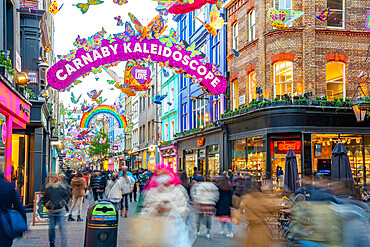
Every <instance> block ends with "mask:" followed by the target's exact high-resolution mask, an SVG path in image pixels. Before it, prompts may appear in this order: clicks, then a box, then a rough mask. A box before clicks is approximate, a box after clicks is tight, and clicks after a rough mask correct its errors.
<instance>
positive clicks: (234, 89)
mask: <svg viewBox="0 0 370 247" xmlns="http://www.w3.org/2000/svg"><path fill="white" fill-rule="evenodd" d="M231 83H232V99H233V109H235V108H237V107H239V81H238V80H234V81H232V82H231Z"/></svg>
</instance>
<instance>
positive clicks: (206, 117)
mask: <svg viewBox="0 0 370 247" xmlns="http://www.w3.org/2000/svg"><path fill="white" fill-rule="evenodd" d="M205 121H206V123H208V122H209V114H208V113H206V115H205Z"/></svg>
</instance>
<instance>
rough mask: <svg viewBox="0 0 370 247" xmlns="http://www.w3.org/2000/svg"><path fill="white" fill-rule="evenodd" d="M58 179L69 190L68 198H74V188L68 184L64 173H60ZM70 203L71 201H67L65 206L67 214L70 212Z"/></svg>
mask: <svg viewBox="0 0 370 247" xmlns="http://www.w3.org/2000/svg"><path fill="white" fill-rule="evenodd" d="M58 179H59V181H60V182H61V183H62V184H63V185H64V186H65V187H66V188H67V192H68V197H69V198H72V187H71V186H70V185H69V184H68V181H67V180H66V176H65V175H64V173H59V175H58ZM68 203H69V200H68V201H67V203H66V205H65V209H66V212H67V213H68V212H69V207H68Z"/></svg>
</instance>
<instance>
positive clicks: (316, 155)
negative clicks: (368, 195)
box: [312, 134, 370, 189]
mask: <svg viewBox="0 0 370 247" xmlns="http://www.w3.org/2000/svg"><path fill="white" fill-rule="evenodd" d="M338 141H340V142H342V144H343V145H344V146H345V147H346V149H347V150H348V153H347V155H348V157H349V161H350V164H351V170H352V177H353V180H354V182H355V186H356V187H358V188H360V189H361V188H362V187H363V185H364V184H365V182H366V178H370V136H364V137H363V136H362V135H345V134H340V135H338V134H313V135H312V156H313V167H312V169H313V173H314V174H316V173H321V174H322V175H324V176H326V177H328V178H330V177H331V165H332V164H331V158H332V151H333V149H334V147H335V145H336V144H337V143H338ZM363 144H364V146H363ZM364 159H365V167H364ZM365 174H366V176H365Z"/></svg>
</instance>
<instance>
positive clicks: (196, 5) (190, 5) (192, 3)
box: [168, 0, 219, 15]
mask: <svg viewBox="0 0 370 247" xmlns="http://www.w3.org/2000/svg"><path fill="white" fill-rule="evenodd" d="M218 1H219V0H177V1H175V3H174V4H172V5H171V7H170V8H169V9H168V12H169V13H170V14H175V15H182V14H186V13H189V12H192V11H194V10H197V9H200V8H202V7H203V6H204V5H206V4H207V3H208V4H216V3H217V2H218Z"/></svg>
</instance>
